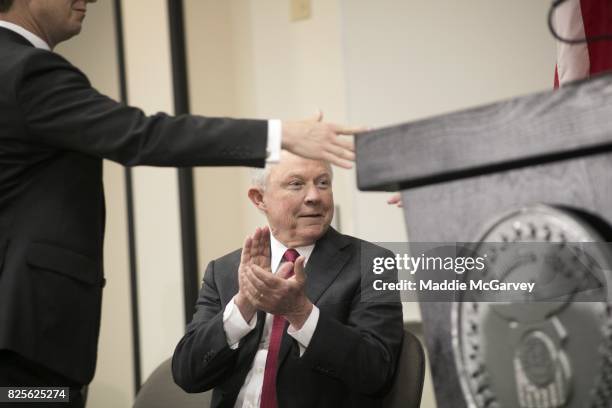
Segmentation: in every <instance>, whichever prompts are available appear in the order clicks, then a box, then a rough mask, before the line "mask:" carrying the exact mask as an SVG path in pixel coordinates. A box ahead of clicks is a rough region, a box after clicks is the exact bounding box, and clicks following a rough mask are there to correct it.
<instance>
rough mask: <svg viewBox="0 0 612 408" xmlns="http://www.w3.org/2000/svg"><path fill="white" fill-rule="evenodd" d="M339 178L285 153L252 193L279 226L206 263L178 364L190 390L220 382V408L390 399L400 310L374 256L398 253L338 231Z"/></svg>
mask: <svg viewBox="0 0 612 408" xmlns="http://www.w3.org/2000/svg"><path fill="white" fill-rule="evenodd" d="M331 183H332V172H331V168H330V166H329V165H327V164H326V163H324V162H321V161H315V160H307V159H303V158H300V157H297V156H294V155H292V154H289V153H287V154H285V153H283V158H282V160H281V162H280V163H279V164H278V165H275V166H272V167H267V168H266V172H264V174H263V176H262V177H259V178H257V182H256V183H255V185H254V186H253V187H252V188H251V189H249V192H248V195H249V198H250V199H251V201H252V202H253V203H254V204H255V206H256V207H257V208H258V209H260V210H261V211H262V212H264V213H265V215H266V218H267V219H268V223H269V229H268V227H266V228H264V229H258V230H257V231H256V232H255V234H254V236H253V237H249V238H248V239H247V240H246V242H245V243H244V246H243V248H242V251H240V250H238V251H235V252H232V253H230V254H228V255H226V256H224V257H222V258H219V259H217V260H215V261H212V262H211V263H210V264H209V265H208V268H207V269H206V272H205V275H204V282H203V285H202V289H201V291H200V296H199V299H198V302H197V305H196V313H195V315H194V316H193V320H192V322H191V323H190V324H189V326H188V327H187V333H186V334H185V336H184V337H183V338H182V339H181V341H180V342H179V344H178V346H177V347H176V350H175V352H174V357H173V360H172V371H173V375H174V379H175V381H176V383H177V384H178V385H179V386H181V387H182V388H183V389H184V390H186V391H188V392H202V391H206V390H208V389H211V388H214V392H213V399H212V407H213V408H217V407H236V408H243V407H262V408H276V407H281V408H282V407H291V408H295V407H305V408H306V407H308V408H311V407H334V408H339V407H351V408H355V407H368V408H372V407H379V406H380V404H381V397H382V396H383V395H384V393H385V391H387V389H388V387H389V385H390V383H391V380H392V378H393V375H394V371H395V365H396V362H397V357H398V354H399V348H400V344H401V341H402V335H403V331H402V309H401V303H400V302H399V295H397V293H384V294H377V293H374V290H373V288H372V283H373V281H374V275H373V273H372V260H373V259H374V258H375V257H388V256H391V257H393V255H392V254H391V253H390V252H389V251H387V250H385V249H382V248H380V247H377V246H375V245H373V244H371V243H368V242H365V241H361V240H359V239H356V238H353V237H350V236H347V235H342V234H340V233H338V232H337V231H336V230H334V229H333V228H331V227H330V222H331V219H332V216H333V212H334V202H333V194H332V187H331ZM305 265H306V267H305V268H304V266H305ZM273 272H274V273H273ZM379 276H382V275H379ZM377 278H378V277H377ZM385 278H386V279H389V280H394V279H396V278H397V273H396V271H394V272H393V273H391V272H389V274H388V275H387V276H386V277H385Z"/></svg>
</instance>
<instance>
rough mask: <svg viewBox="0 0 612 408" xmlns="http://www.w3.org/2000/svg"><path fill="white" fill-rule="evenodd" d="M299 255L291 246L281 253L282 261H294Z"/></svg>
mask: <svg viewBox="0 0 612 408" xmlns="http://www.w3.org/2000/svg"><path fill="white" fill-rule="evenodd" d="M299 257H300V253H299V252H298V251H296V250H295V249H293V248H289V249H288V250H286V251H285V254H284V255H283V261H285V262H295V260H296V259H298V258H299Z"/></svg>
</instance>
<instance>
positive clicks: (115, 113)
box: [14, 49, 360, 166]
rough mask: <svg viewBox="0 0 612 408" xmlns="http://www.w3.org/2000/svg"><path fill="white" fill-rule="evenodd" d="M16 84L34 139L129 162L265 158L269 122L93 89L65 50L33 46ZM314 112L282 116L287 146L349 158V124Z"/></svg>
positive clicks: (339, 160) (259, 161) (342, 161)
mask: <svg viewBox="0 0 612 408" xmlns="http://www.w3.org/2000/svg"><path fill="white" fill-rule="evenodd" d="M22 58H25V59H26V61H24V63H23V64H22V65H23V66H25V67H26V68H25V69H24V70H23V72H21V74H20V75H19V78H17V81H16V82H15V84H14V87H15V88H14V90H15V97H16V99H17V102H18V105H19V106H20V107H21V113H22V115H23V116H24V118H23V122H24V123H25V124H26V126H27V131H28V135H30V136H31V139H32V141H37V142H40V143H43V144H47V145H48V146H50V147H55V148H61V149H65V150H73V151H78V152H82V153H86V154H90V155H92V156H97V157H104V158H108V159H111V160H113V161H117V162H119V163H121V164H124V165H154V166H197V165H249V166H263V165H264V161H265V159H266V154H267V152H266V140H267V131H268V122H267V121H264V120H248V119H229V118H205V117H202V116H196V115H182V116H177V117H173V116H168V115H166V114H156V115H152V116H147V115H145V114H144V113H143V112H142V111H141V110H139V109H137V108H133V107H128V106H125V105H123V104H119V103H117V102H115V101H114V100H112V99H110V98H108V97H106V96H104V95H101V94H100V93H98V92H97V91H96V90H95V89H93V88H92V87H91V85H90V83H89V81H88V79H87V77H85V75H83V74H82V73H81V72H80V71H79V70H78V69H76V68H75V67H74V66H72V65H71V64H70V63H68V62H67V61H66V60H65V59H63V58H62V57H61V56H59V55H56V54H53V53H49V52H45V51H41V50H36V49H32V50H29V51H28V52H27V53H25V55H24V56H23V57H22ZM318 119H320V118H312V119H310V120H305V121H296V122H284V123H282V129H281V132H282V139H281V146H282V147H283V148H285V149H288V150H290V151H293V152H296V153H297V154H300V155H303V156H306V157H312V158H327V159H329V160H330V161H332V162H333V163H336V164H338V165H342V166H349V165H350V163H349V162H350V161H352V160H354V153H353V147H352V141H347V140H342V139H341V138H340V137H338V135H340V134H351V133H354V131H359V130H360V129H350V128H344V127H341V126H337V125H333V124H327V123H323V122H321V121H319V120H318Z"/></svg>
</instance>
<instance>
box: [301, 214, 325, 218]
mask: <svg viewBox="0 0 612 408" xmlns="http://www.w3.org/2000/svg"><path fill="white" fill-rule="evenodd" d="M322 216H323V214H302V215H300V217H302V218H319V217H322Z"/></svg>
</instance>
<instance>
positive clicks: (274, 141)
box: [266, 119, 283, 164]
mask: <svg viewBox="0 0 612 408" xmlns="http://www.w3.org/2000/svg"><path fill="white" fill-rule="evenodd" d="M282 139H283V126H282V123H281V121H280V120H278V119H270V120H269V121H268V145H267V146H266V153H267V155H266V163H271V164H273V163H278V162H279V161H280V152H281V142H282Z"/></svg>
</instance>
